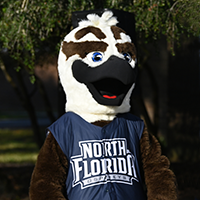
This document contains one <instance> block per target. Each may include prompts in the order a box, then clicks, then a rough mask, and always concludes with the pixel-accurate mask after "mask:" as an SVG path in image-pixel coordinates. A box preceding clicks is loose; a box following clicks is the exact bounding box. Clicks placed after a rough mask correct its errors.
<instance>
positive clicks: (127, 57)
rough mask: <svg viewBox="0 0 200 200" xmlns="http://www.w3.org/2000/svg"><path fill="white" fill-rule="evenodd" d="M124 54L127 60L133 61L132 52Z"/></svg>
mask: <svg viewBox="0 0 200 200" xmlns="http://www.w3.org/2000/svg"><path fill="white" fill-rule="evenodd" d="M123 56H124V58H125V60H126V61H127V62H129V63H130V62H131V61H132V58H131V56H130V54H129V53H123Z"/></svg>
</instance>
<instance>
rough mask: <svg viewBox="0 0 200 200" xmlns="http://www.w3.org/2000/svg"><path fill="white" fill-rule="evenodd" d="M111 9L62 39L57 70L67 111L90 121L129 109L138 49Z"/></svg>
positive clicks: (111, 116) (90, 18) (91, 18)
mask: <svg viewBox="0 0 200 200" xmlns="http://www.w3.org/2000/svg"><path fill="white" fill-rule="evenodd" d="M117 23H118V21H117V19H116V18H115V17H113V13H112V12H111V11H105V12H104V13H103V14H102V16H101V17H100V16H98V15H96V14H89V15H87V20H84V21H81V22H79V25H78V27H76V28H75V29H73V30H72V31H71V32H70V33H69V34H68V35H67V36H66V37H65V38H64V41H63V42H62V45H61V49H60V53H59V59H58V72H59V76H60V80H61V84H62V86H63V88H64V91H65V93H66V96H67V103H66V111H72V112H75V113H77V114H79V115H80V116H81V117H83V118H84V119H85V120H86V121H88V122H94V121H98V120H112V119H113V118H114V117H115V116H116V114H117V113H125V112H128V111H129V110H130V96H131V93H132V90H133V88H134V86H135V80H136V69H135V62H136V50H135V46H134V44H133V43H132V42H131V39H130V37H129V36H128V35H127V34H126V33H125V31H123V30H122V29H121V28H119V27H117V26H116V24H117Z"/></svg>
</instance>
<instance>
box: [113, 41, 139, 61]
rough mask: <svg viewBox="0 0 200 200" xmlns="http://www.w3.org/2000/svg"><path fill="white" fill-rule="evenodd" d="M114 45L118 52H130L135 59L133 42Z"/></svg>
mask: <svg viewBox="0 0 200 200" xmlns="http://www.w3.org/2000/svg"><path fill="white" fill-rule="evenodd" d="M116 47H117V49H118V51H119V52H120V53H130V54H131V57H132V58H133V60H135V59H136V49H135V45H134V44H133V43H130V42H126V43H117V44H116Z"/></svg>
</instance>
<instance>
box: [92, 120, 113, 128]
mask: <svg viewBox="0 0 200 200" xmlns="http://www.w3.org/2000/svg"><path fill="white" fill-rule="evenodd" d="M110 122H111V121H104V120H101V121H96V122H92V124H93V125H95V126H100V127H103V126H106V125H107V124H109V123H110Z"/></svg>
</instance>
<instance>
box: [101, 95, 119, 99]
mask: <svg viewBox="0 0 200 200" xmlns="http://www.w3.org/2000/svg"><path fill="white" fill-rule="evenodd" d="M103 97H104V98H107V99H116V98H117V96H115V95H113V96H109V95H103Z"/></svg>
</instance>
